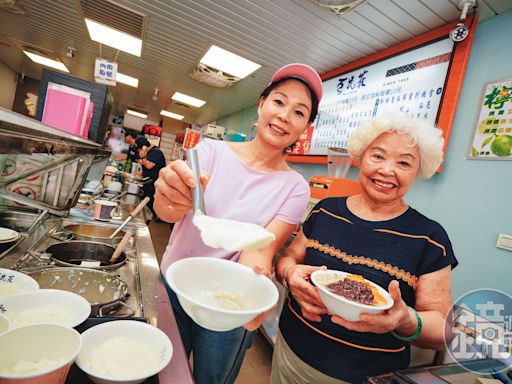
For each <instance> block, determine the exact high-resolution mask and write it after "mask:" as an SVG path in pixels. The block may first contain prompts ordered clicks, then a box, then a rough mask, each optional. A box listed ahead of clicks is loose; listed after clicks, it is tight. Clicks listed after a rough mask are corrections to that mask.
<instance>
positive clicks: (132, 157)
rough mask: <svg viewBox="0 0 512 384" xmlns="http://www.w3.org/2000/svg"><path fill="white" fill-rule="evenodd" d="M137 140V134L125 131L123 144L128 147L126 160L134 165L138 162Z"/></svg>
mask: <svg viewBox="0 0 512 384" xmlns="http://www.w3.org/2000/svg"><path fill="white" fill-rule="evenodd" d="M136 139H137V132H135V131H132V130H131V129H127V130H126V132H125V136H124V142H125V143H126V144H128V145H129V147H128V154H127V158H126V160H127V161H128V160H129V161H131V162H132V163H136V162H137V160H139V149H138V148H137V144H136V142H135V140H136Z"/></svg>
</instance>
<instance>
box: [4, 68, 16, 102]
mask: <svg viewBox="0 0 512 384" xmlns="http://www.w3.org/2000/svg"><path fill="white" fill-rule="evenodd" d="M16 85H17V74H16V73H15V72H14V71H13V70H11V69H10V68H8V67H6V66H5V65H4V64H3V63H1V62H0V107H2V108H6V109H12V105H13V103H14V95H15V94H16Z"/></svg>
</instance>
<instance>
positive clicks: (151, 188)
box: [135, 136, 165, 214]
mask: <svg viewBox="0 0 512 384" xmlns="http://www.w3.org/2000/svg"><path fill="white" fill-rule="evenodd" d="M135 143H136V145H137V148H138V149H139V160H138V161H137V163H139V164H140V165H141V166H142V177H148V178H149V180H146V181H145V182H144V184H143V186H142V191H143V192H144V197H149V199H150V200H149V203H148V208H149V209H150V210H151V212H153V214H155V210H154V208H153V203H154V201H155V182H156V180H157V179H158V174H159V172H160V170H161V169H162V168H164V167H165V156H164V154H163V153H162V151H161V150H160V148H157V147H155V146H154V145H153V144H151V143H150V142H149V140H148V139H146V138H145V137H144V136H139V137H137V139H136V140H135Z"/></svg>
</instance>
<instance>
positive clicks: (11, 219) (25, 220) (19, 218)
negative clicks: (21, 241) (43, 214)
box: [0, 210, 39, 232]
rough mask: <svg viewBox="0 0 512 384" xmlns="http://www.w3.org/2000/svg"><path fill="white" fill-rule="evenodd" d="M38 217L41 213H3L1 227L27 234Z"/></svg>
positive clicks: (0, 217) (0, 218)
mask: <svg viewBox="0 0 512 384" xmlns="http://www.w3.org/2000/svg"><path fill="white" fill-rule="evenodd" d="M38 216H39V213H32V212H17V211H10V210H9V211H1V212H0V227H5V228H10V229H13V230H15V231H18V232H27V231H28V229H29V228H30V227H31V226H32V224H33V223H34V222H35V221H36V219H37V217H38Z"/></svg>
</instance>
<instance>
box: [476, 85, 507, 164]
mask: <svg viewBox="0 0 512 384" xmlns="http://www.w3.org/2000/svg"><path fill="white" fill-rule="evenodd" d="M469 158H470V159H484V160H512V79H509V80H504V81H499V82H495V83H487V84H485V86H484V94H483V97H482V103H481V105H480V111H479V115H478V120H477V123H476V127H475V133H474V135H473V142H472V143H471V149H470V153H469Z"/></svg>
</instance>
